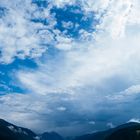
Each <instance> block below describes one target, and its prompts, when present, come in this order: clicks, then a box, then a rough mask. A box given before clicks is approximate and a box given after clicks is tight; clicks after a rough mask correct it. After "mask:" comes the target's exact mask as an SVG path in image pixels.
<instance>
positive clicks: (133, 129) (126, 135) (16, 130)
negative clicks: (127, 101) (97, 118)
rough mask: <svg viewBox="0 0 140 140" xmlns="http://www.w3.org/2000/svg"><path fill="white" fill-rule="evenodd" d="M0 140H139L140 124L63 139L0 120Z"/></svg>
mask: <svg viewBox="0 0 140 140" xmlns="http://www.w3.org/2000/svg"><path fill="white" fill-rule="evenodd" d="M0 140H140V123H135V122H130V123H126V124H123V125H120V126H118V127H116V128H112V129H109V130H106V131H101V132H96V133H92V134H85V135H81V136H77V137H67V138H64V137H62V136H60V135H59V134H58V133H56V132H44V133H43V134H35V133H34V132H32V131H31V130H30V129H27V128H23V127H19V126H16V125H13V124H11V123H9V122H7V121H5V120H3V119H0Z"/></svg>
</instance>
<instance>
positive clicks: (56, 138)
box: [40, 132, 64, 140]
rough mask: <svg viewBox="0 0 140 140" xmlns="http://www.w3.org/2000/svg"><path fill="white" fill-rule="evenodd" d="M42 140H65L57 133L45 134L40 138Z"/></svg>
mask: <svg viewBox="0 0 140 140" xmlns="http://www.w3.org/2000/svg"><path fill="white" fill-rule="evenodd" d="M40 140H64V139H63V137H62V136H60V135H59V134H57V133H55V132H50V133H48V132H45V133H43V134H42V135H41V136H40Z"/></svg>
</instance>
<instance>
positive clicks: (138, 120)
mask: <svg viewBox="0 0 140 140" xmlns="http://www.w3.org/2000/svg"><path fill="white" fill-rule="evenodd" d="M129 122H135V123H140V119H136V118H132V119H130V120H129V121H128V123H129Z"/></svg>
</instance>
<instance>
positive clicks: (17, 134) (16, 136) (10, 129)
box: [0, 119, 37, 140]
mask: <svg viewBox="0 0 140 140" xmlns="http://www.w3.org/2000/svg"><path fill="white" fill-rule="evenodd" d="M35 139H37V135H36V134H35V133H33V132H32V131H31V130H29V129H26V128H22V127H17V126H15V125H13V124H11V123H8V122H6V121H5V120H2V119H0V140H35Z"/></svg>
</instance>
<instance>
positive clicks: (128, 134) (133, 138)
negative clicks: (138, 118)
mask: <svg viewBox="0 0 140 140" xmlns="http://www.w3.org/2000/svg"><path fill="white" fill-rule="evenodd" d="M75 140H140V124H139V123H126V124H123V125H120V126H118V127H116V128H113V129H109V130H106V131H102V132H97V133H93V134H87V135H83V136H79V137H76V138H75Z"/></svg>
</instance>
